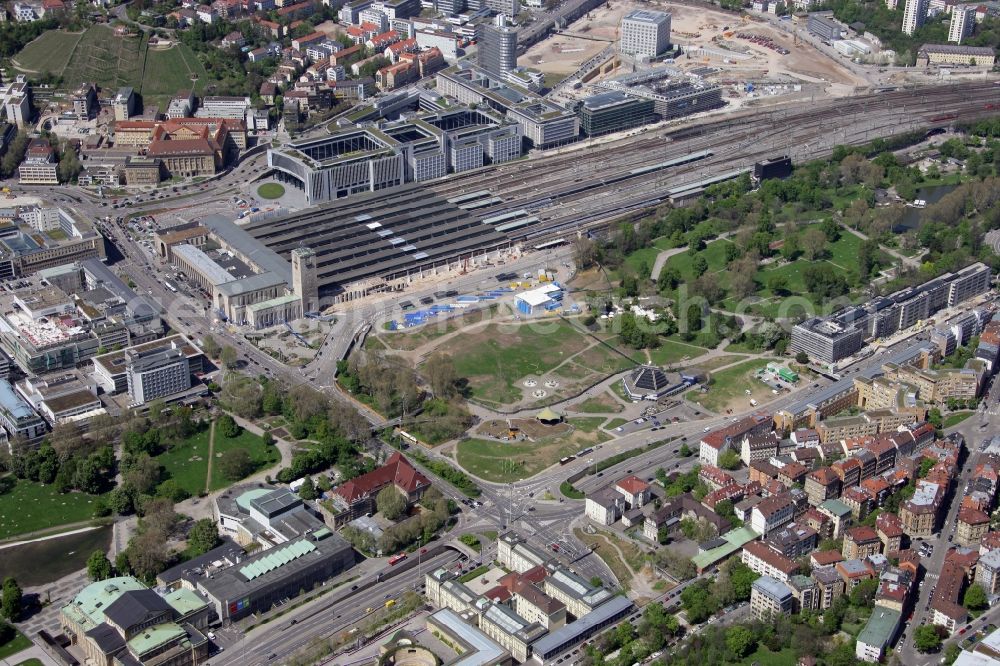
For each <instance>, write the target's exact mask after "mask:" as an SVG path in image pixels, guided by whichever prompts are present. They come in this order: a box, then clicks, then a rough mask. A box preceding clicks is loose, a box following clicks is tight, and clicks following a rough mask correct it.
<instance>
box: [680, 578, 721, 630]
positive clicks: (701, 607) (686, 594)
mask: <svg viewBox="0 0 1000 666" xmlns="http://www.w3.org/2000/svg"><path fill="white" fill-rule="evenodd" d="M681 603H682V604H683V605H684V610H685V612H686V613H687V618H688V621H689V622H691V623H692V624H701V623H702V622H704V621H705V620H707V619H708V618H709V617H710V616H711V615H712V614H713V613H715V611H717V610H719V602H718V600H717V599H716V598H715V596H714V595H713V594H712V590H711V586H710V583H709V582H708V581H707V580H699V581H697V582H695V583H693V584H691V585H689V586H687V587H686V588H684V591H683V592H681Z"/></svg>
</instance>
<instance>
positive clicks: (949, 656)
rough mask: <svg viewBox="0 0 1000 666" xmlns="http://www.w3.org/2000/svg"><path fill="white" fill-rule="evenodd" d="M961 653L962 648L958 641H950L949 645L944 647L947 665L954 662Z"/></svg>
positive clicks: (949, 665)
mask: <svg viewBox="0 0 1000 666" xmlns="http://www.w3.org/2000/svg"><path fill="white" fill-rule="evenodd" d="M960 654H962V648H960V647H959V646H958V643H948V647H946V648H945V649H944V663H945V664H946V666H951V665H952V664H954V663H955V660H956V659H958V656H959V655H960Z"/></svg>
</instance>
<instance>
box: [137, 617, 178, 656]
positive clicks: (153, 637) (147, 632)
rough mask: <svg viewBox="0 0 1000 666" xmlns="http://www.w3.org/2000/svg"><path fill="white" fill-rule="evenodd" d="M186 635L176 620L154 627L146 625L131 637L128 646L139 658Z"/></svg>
mask: <svg viewBox="0 0 1000 666" xmlns="http://www.w3.org/2000/svg"><path fill="white" fill-rule="evenodd" d="M186 636H187V632H186V631H184V630H183V629H181V626H180V625H179V624H177V623H176V622H164V623H163V624H158V625H156V626H154V627H146V628H145V629H143V630H142V631H140V632H139V633H138V634H136V635H135V636H133V637H132V640H130V641H129V642H128V646H129V648H130V649H131V650H132V652H133V653H135V654H136V655H138V656H139V657H140V658H141V657H142V655H144V654H146V653H147V652H151V651H152V650H155V649H156V648H158V647H160V646H162V645H165V644H167V643H171V642H173V641H176V640H177V639H178V638H181V637H186Z"/></svg>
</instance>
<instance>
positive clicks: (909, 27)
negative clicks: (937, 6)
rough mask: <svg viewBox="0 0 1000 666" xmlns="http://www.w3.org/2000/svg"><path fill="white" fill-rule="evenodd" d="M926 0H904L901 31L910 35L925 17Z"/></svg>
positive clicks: (921, 23)
mask: <svg viewBox="0 0 1000 666" xmlns="http://www.w3.org/2000/svg"><path fill="white" fill-rule="evenodd" d="M927 9H928V0H906V5H905V6H904V7H903V28H902V29H903V33H904V34H906V35H912V34H913V33H915V32H916V31H917V30H919V29H920V28H922V27H923V25H924V21H925V20H926V19H927Z"/></svg>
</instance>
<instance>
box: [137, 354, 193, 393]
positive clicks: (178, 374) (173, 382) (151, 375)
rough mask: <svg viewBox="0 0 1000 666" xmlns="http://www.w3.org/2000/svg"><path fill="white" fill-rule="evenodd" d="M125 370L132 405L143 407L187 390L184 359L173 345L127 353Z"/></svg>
mask: <svg viewBox="0 0 1000 666" xmlns="http://www.w3.org/2000/svg"><path fill="white" fill-rule="evenodd" d="M125 366H126V370H125V373H126V381H127V382H128V394H129V397H131V398H132V403H133V404H135V405H144V404H146V403H147V402H150V401H152V400H156V399H157V398H164V397H166V396H169V395H173V394H175V393H180V392H182V391H186V390H187V389H189V388H191V368H190V366H189V365H188V359H187V355H186V354H185V353H184V351H183V350H182V349H181V348H180V345H179V344H177V343H174V344H173V345H171V346H170V347H167V348H164V349H158V350H155V351H148V352H140V351H136V350H135V349H128V350H126V352H125Z"/></svg>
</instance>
